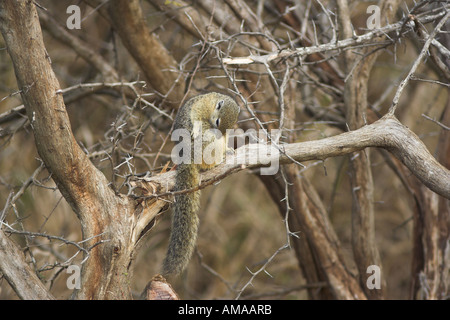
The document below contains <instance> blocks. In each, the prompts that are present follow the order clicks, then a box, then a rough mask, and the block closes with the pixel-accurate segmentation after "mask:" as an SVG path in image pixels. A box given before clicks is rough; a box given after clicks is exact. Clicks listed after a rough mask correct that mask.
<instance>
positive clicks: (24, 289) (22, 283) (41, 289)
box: [0, 228, 55, 300]
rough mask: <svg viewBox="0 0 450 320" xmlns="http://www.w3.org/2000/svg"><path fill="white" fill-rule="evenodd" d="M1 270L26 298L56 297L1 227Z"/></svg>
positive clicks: (16, 289)
mask: <svg viewBox="0 0 450 320" xmlns="http://www.w3.org/2000/svg"><path fill="white" fill-rule="evenodd" d="M0 270H1V271H2V273H3V276H4V277H5V278H6V280H7V281H8V283H9V284H10V285H11V287H12V288H13V289H14V291H15V292H16V293H17V295H18V296H19V297H20V298H21V299H24V300H53V299H55V298H54V297H53V296H52V295H51V294H50V293H49V292H48V290H47V288H46V287H45V286H44V284H43V283H42V282H41V280H39V278H38V277H37V276H36V274H35V273H34V271H33V270H32V269H31V268H30V267H29V266H28V264H27V263H26V261H25V257H24V255H23V253H22V252H21V251H20V250H19V248H17V246H16V244H15V243H14V242H13V241H12V240H11V239H10V238H9V237H8V236H7V235H6V234H5V233H4V232H3V230H1V228H0Z"/></svg>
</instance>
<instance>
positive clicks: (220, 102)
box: [216, 100, 224, 110]
mask: <svg viewBox="0 0 450 320" xmlns="http://www.w3.org/2000/svg"><path fill="white" fill-rule="evenodd" d="M223 103H224V101H223V100H220V101H219V102H218V103H217V107H216V109H217V110H220V108H222V106H223Z"/></svg>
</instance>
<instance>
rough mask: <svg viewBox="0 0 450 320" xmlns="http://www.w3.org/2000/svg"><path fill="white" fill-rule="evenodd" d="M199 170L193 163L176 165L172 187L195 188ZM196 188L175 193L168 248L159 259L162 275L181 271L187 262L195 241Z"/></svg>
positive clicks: (196, 223)
mask: <svg viewBox="0 0 450 320" xmlns="http://www.w3.org/2000/svg"><path fill="white" fill-rule="evenodd" d="M198 183H199V172H198V168H197V166H196V165H193V164H190V165H189V164H180V165H179V166H178V167H177V174H176V190H185V189H190V188H193V187H196V186H197V185H198ZM199 207H200V191H194V192H189V193H182V194H178V195H176V196H175V202H174V204H173V215H172V230H171V234H170V240H169V248H168V250H167V254H166V257H165V259H164V262H163V268H162V274H163V276H166V277H167V276H170V275H176V274H179V273H181V272H182V271H183V270H184V269H185V268H186V266H187V265H188V263H189V260H190V258H191V256H192V253H193V251H194V248H195V244H196V242H197V231H198V223H199V219H198V215H197V211H198V209H199Z"/></svg>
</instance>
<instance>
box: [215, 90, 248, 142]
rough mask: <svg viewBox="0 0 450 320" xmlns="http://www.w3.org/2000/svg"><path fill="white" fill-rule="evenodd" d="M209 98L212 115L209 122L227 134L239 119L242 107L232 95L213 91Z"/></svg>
mask: <svg viewBox="0 0 450 320" xmlns="http://www.w3.org/2000/svg"><path fill="white" fill-rule="evenodd" d="M208 95H210V96H209V97H208V98H209V100H210V101H209V107H210V108H211V113H210V114H211V116H210V119H209V122H210V124H211V127H212V128H215V129H218V130H220V131H221V132H222V134H225V132H226V130H227V129H231V128H233V127H234V125H235V124H236V122H237V120H238V116H239V111H240V108H239V106H238V105H237V103H236V102H235V101H234V99H233V98H231V97H230V96H227V95H224V94H220V93H216V92H212V93H210V94H208Z"/></svg>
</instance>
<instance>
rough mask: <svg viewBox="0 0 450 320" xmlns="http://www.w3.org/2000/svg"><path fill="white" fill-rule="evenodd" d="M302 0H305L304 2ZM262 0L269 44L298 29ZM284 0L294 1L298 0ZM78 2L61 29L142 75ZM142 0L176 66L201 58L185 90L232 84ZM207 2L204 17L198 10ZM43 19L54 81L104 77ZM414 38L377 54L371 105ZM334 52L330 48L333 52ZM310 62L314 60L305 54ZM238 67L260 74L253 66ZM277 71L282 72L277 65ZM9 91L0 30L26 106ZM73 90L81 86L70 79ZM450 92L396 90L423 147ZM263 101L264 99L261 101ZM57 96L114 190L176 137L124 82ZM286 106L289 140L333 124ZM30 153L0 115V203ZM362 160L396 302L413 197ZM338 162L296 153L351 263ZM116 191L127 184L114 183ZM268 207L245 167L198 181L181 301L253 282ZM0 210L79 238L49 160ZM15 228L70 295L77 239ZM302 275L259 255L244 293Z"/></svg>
mask: <svg viewBox="0 0 450 320" xmlns="http://www.w3.org/2000/svg"><path fill="white" fill-rule="evenodd" d="M38 2H39V5H40V6H42V7H43V8H46V12H47V13H48V14H49V15H51V16H52V17H53V18H54V19H55V21H58V23H60V25H62V26H65V21H66V19H67V17H68V16H69V15H68V14H67V13H66V8H67V7H68V5H70V4H74V2H73V1H49V0H48V1H45V0H41V1H38ZM166 2H167V1H166ZM247 2H248V5H249V6H251V7H252V8H255V12H256V11H257V7H258V4H260V3H261V1H247ZM307 2H309V1H305V3H307ZM311 2H312V8H313V9H311V14H310V18H311V19H312V20H315V21H316V23H317V24H318V26H317V28H318V32H319V35H320V39H321V40H323V39H325V38H324V36H323V34H325V33H326V30H324V29H325V28H324V27H322V28H319V24H320V23H321V22H322V21H327V20H326V17H325V16H324V14H323V12H322V11H321V8H320V6H319V5H318V2H316V1H311ZM262 3H263V4H264V7H263V9H262V19H263V21H264V23H266V26H267V27H268V28H270V29H271V30H272V32H273V34H276V35H277V39H276V40H277V41H278V42H279V43H281V44H283V45H289V41H291V40H292V39H295V38H296V35H295V33H293V32H291V30H290V29H289V27H288V26H286V25H285V24H283V23H280V16H279V14H277V12H276V10H275V9H274V8H273V7H274V6H273V4H272V1H262ZM286 3H288V4H289V5H291V6H292V7H294V6H295V5H296V4H297V2H296V1H286ZM322 3H323V4H324V5H325V6H326V7H327V8H330V10H331V12H332V11H334V9H333V8H334V2H333V1H326V0H323V1H322ZM351 3H352V5H351V17H352V23H353V25H354V28H355V31H356V33H357V34H361V33H364V32H366V31H367V30H365V24H366V20H367V17H368V14H367V13H366V9H367V6H368V5H370V4H373V3H375V2H369V1H353V2H351ZM75 4H77V5H79V6H80V8H81V12H82V17H83V21H82V28H81V29H80V30H70V33H71V34H73V35H74V36H76V37H79V38H80V39H82V40H83V41H84V42H85V43H87V44H88V45H89V46H90V48H91V49H93V50H94V51H96V52H97V53H99V54H100V55H101V56H102V57H103V58H104V59H105V60H107V61H109V63H110V64H111V65H113V66H114V67H115V69H116V70H117V71H118V73H119V75H120V79H121V80H123V81H125V82H127V81H128V82H131V81H140V80H144V76H143V75H142V72H141V70H140V69H139V66H138V65H137V64H136V63H135V62H134V60H133V58H132V57H131V56H130V54H129V53H128V51H127V50H126V49H125V48H124V46H123V44H122V43H121V41H120V39H119V38H118V37H117V35H116V34H115V33H114V31H113V30H112V29H111V27H110V25H109V24H108V22H107V21H106V20H105V19H103V18H102V16H101V14H100V10H98V11H97V10H94V9H93V8H92V7H90V6H88V5H86V3H85V2H83V1H80V2H76V3H75ZM187 4H189V5H191V6H192V7H193V8H195V9H196V10H199V11H202V9H201V8H199V7H198V6H197V4H196V1H192V2H191V1H187ZM141 5H142V8H143V10H144V14H145V17H146V19H147V23H148V25H149V27H150V29H151V30H152V31H153V32H154V33H155V34H157V35H158V37H159V39H160V41H161V42H162V43H163V44H164V45H165V47H166V48H167V49H168V50H169V52H170V53H171V54H172V55H173V57H174V58H175V60H176V61H178V62H179V63H180V64H182V71H183V72H184V74H183V77H187V76H192V75H193V73H192V70H195V69H196V68H198V71H197V73H195V74H194V77H193V78H192V79H189V80H192V83H191V87H190V89H189V90H190V91H188V94H187V95H188V96H189V95H191V94H193V93H196V92H202V91H210V90H221V91H224V89H225V88H227V87H228V86H229V83H228V81H227V79H225V78H224V77H223V74H222V73H221V72H222V71H221V70H220V68H218V67H217V66H218V63H217V61H215V59H216V58H215V56H214V54H213V53H211V52H209V53H208V54H209V55H208V56H205V57H203V60H201V63H200V65H197V61H198V55H199V52H201V49H200V47H201V45H202V43H201V42H199V40H198V39H197V38H195V37H194V36H193V35H191V34H189V33H187V32H186V31H185V30H184V29H183V28H182V27H180V25H179V24H177V23H176V21H174V20H173V19H171V18H170V15H168V14H167V12H164V11H162V10H161V8H159V7H157V6H154V5H153V2H152V1H141ZM302 5H304V4H302ZM177 6H180V8H181V9H179V10H183V8H184V7H183V6H182V3H181V2H177V1H169V4H168V8H169V7H170V8H172V9H171V10H177ZM411 6H413V2H412V1H405V2H403V4H402V5H401V9H400V11H401V12H406V8H407V7H411ZM40 10H43V9H40ZM167 10H169V9H167ZM203 13H204V14H205V16H208V13H207V12H204V11H203ZM399 16H401V13H399ZM48 28H49V27H47V28H44V29H43V33H44V40H45V44H46V48H47V51H48V54H49V56H50V57H51V60H52V66H53V69H54V71H55V73H56V75H57V77H58V80H59V82H60V85H61V88H67V87H70V86H74V85H77V84H80V83H95V82H103V81H104V79H102V78H101V76H99V74H98V72H96V70H93V68H92V66H91V65H90V64H89V63H87V62H86V61H85V60H84V59H81V58H80V57H79V55H78V54H77V53H76V52H75V51H74V50H73V49H72V48H71V47H70V46H67V45H65V44H63V43H62V42H61V41H59V40H58V39H55V37H53V36H52V35H51V34H50V33H49V32H48V30H47V29H48ZM319 29H320V30H319ZM321 32H322V33H321ZM234 45H238V43H234ZM420 48H421V47H420V46H418V45H417V41H415V40H414V39H408V38H404V39H402V41H401V42H400V43H398V44H397V45H396V46H395V48H394V47H392V46H391V47H388V48H386V49H385V50H384V51H383V53H382V54H381V55H380V56H379V58H378V59H377V61H376V63H375V65H374V68H373V70H372V75H371V78H370V86H369V92H368V101H369V104H370V105H372V106H375V108H376V109H375V110H376V111H377V112H378V113H379V114H384V113H385V112H386V110H387V108H388V107H389V106H390V103H391V101H392V98H393V96H394V93H395V90H396V88H397V84H398V83H399V82H400V81H401V80H402V79H403V78H404V77H405V76H406V74H407V72H408V71H409V67H410V65H411V63H412V62H413V61H414V59H415V58H416V57H417V54H418V52H419V51H420ZM150 50H151V49H150ZM339 59H340V57H337V59H336V60H338V61H339ZM430 64H431V62H430V61H427V62H426V63H425V64H423V65H422V66H421V67H420V68H419V70H418V72H417V73H416V75H417V76H418V77H420V78H424V79H438V78H439V75H438V74H437V72H436V70H435V69H434V68H432V67H430ZM307 67H308V68H313V67H314V65H312V66H307ZM242 68H244V69H248V70H253V71H255V72H256V70H258V68H259V66H257V65H256V66H244V67H242ZM298 68H302V67H300V66H298ZM305 68H306V67H305ZM237 69H239V68H237ZM236 72H239V70H237V71H236ZM217 75H222V78H214V77H213V76H217ZM277 76H279V77H282V74H281V75H277ZM208 77H209V78H208ZM187 78H188V77H187ZM135 86H136V88H138V90H139V93H141V94H146V93H153V92H152V89H151V88H149V87H146V86H142V85H140V84H136V85H135ZM311 88H313V89H311ZM304 89H305V88H304ZM306 89H308V88H306ZM309 89H310V90H314V94H313V95H314V96H315V98H316V99H317V101H319V102H320V103H321V104H322V106H331V107H332V106H333V103H334V101H333V97H332V96H331V95H330V94H328V93H327V92H326V91H320V90H317V88H314V86H313V85H311V86H310V88H309ZM17 91H18V88H17V84H16V80H15V75H14V70H13V67H12V63H11V61H10V58H9V56H8V53H7V50H5V45H4V42H3V39H0V99H1V101H0V114H2V113H4V112H7V111H8V110H10V109H11V108H14V107H17V106H19V105H21V104H22V101H21V98H20V94H17ZM257 91H258V92H259V93H264V91H265V88H258V89H257ZM73 92H74V93H75V94H77V93H78V92H77V90H74V91H73ZM448 101H449V91H448V85H447V86H443V85H438V84H436V83H430V82H423V81H411V82H410V83H409V85H408V87H407V88H406V89H405V91H404V93H403V96H402V101H401V106H400V107H399V111H398V114H397V117H398V118H399V120H400V121H401V122H402V123H403V124H404V125H406V126H408V127H409V128H410V129H411V130H412V131H414V132H415V133H416V134H417V135H418V136H419V137H420V138H421V140H422V141H423V142H424V143H425V144H426V146H427V147H428V149H429V150H430V151H431V153H433V152H434V150H435V148H436V145H437V139H438V135H439V134H440V132H441V131H442V130H443V129H442V128H441V127H440V126H438V125H437V124H436V123H434V122H432V121H430V120H429V119H426V118H425V117H423V116H422V114H425V115H427V116H428V117H430V118H434V119H439V117H440V116H441V114H442V113H443V111H444V109H445V108H448V106H449V103H448ZM154 103H155V106H157V107H158V108H160V109H161V110H164V112H165V113H167V114H169V115H171V116H172V117H173V116H174V115H175V112H176V110H175V109H174V108H170V107H168V106H165V105H164V104H163V103H161V104H159V102H158V100H155V102H154ZM240 103H241V102H240ZM260 104H261V105H263V104H264V101H261V102H260ZM66 106H67V109H68V112H69V116H70V120H71V124H72V130H73V132H74V134H75V137H76V139H77V140H78V141H79V143H80V145H82V146H83V148H85V149H86V150H87V152H89V153H90V155H91V158H92V161H93V162H94V163H95V164H96V165H97V167H98V168H100V169H101V170H102V171H103V172H104V173H105V175H106V177H107V178H108V179H110V180H114V183H115V184H116V186H118V187H120V185H121V183H122V182H123V181H124V177H125V176H126V175H128V174H131V173H142V172H146V171H153V172H158V170H160V169H161V167H162V166H164V165H165V164H166V163H167V162H168V161H169V160H170V159H169V156H168V155H169V153H170V149H171V147H172V142H171V141H170V139H169V140H168V141H167V137H168V134H169V130H170V127H171V125H172V120H171V119H170V118H169V117H167V116H165V115H164V114H161V113H160V112H158V111H155V109H153V108H151V107H149V106H148V105H145V104H143V103H140V102H139V101H137V102H136V101H135V102H134V103H133V101H130V100H128V99H126V98H125V95H124V94H121V93H120V90H112V89H110V88H102V89H100V90H99V91H95V92H94V93H90V92H88V91H87V92H83V94H82V95H81V94H80V96H78V97H76V99H74V100H73V101H72V102H69V103H67V104H66ZM254 107H255V108H258V104H257V103H255V105H254ZM295 112H296V118H295V129H296V131H297V141H307V140H314V139H320V138H323V137H327V136H331V135H334V134H337V133H340V132H341V131H340V130H338V129H337V128H336V127H334V126H330V125H328V124H327V123H325V122H323V121H318V119H316V118H314V117H311V115H309V114H308V113H307V112H306V111H305V109H304V103H303V102H302V101H295ZM248 118H249V115H245V114H244V115H242V116H241V119H240V124H242V123H245V122H246V121H248ZM122 125H123V126H122ZM447 125H448V124H447ZM162 146H163V147H162ZM105 150H106V151H107V153H108V155H106V153H105V152H104V151H105ZM130 155H132V156H133V157H132V159H131V160H130V161H129V164H130V166H128V165H127V164H123V165H121V166H119V167H118V168H116V170H112V168H113V167H117V166H118V165H119V164H121V163H123V161H124V160H125V159H126V158H127V157H129V156H130ZM38 158H39V156H38V154H37V152H36V148H35V145H34V138H33V134H32V132H31V129H30V125H29V122H28V121H27V118H26V117H25V116H19V117H16V118H15V119H14V120H13V121H8V122H4V123H1V124H0V211H1V209H2V208H3V207H4V205H5V203H6V201H7V199H8V196H9V194H10V192H11V191H14V192H18V191H19V189H20V188H21V186H22V185H23V184H24V182H26V181H27V180H28V179H29V178H30V176H31V175H32V174H33V173H34V172H35V170H36V169H37V168H39V166H40V165H41V163H40V161H39V159H38ZM371 160H372V172H373V176H374V186H375V191H374V192H375V194H374V198H375V212H376V215H375V229H376V242H377V245H378V249H379V251H380V255H381V261H382V263H383V274H382V277H383V279H384V280H385V281H386V284H387V287H386V298H392V299H406V298H408V297H409V284H410V278H411V260H412V243H411V242H412V227H413V225H412V215H413V214H412V211H413V205H414V204H413V203H412V201H413V200H412V197H411V196H410V194H409V193H408V191H407V190H405V188H404V186H403V185H402V183H401V181H400V180H399V179H398V177H397V176H396V175H395V174H393V172H392V170H391V168H390V167H389V166H388V165H387V164H386V161H385V158H384V157H383V156H382V154H381V153H379V152H377V151H376V150H374V151H372V152H371ZM348 162H349V158H348V157H347V156H345V157H336V158H330V159H327V160H326V161H325V162H321V161H310V162H306V163H304V165H305V166H306V168H305V169H302V171H301V172H302V174H303V175H304V176H306V177H308V178H309V179H310V181H311V182H312V183H313V184H314V187H315V188H316V190H317V192H318V194H319V196H320V198H321V199H322V201H323V203H324V204H325V206H326V209H327V211H328V215H329V218H330V221H331V222H332V224H333V226H334V228H335V231H336V233H337V235H338V237H339V239H340V241H341V244H342V249H343V253H344V255H345V256H346V258H347V260H348V266H349V267H350V268H353V269H355V266H354V265H353V262H352V250H351V206H352V195H351V192H350V189H351V187H350V185H349V182H348ZM121 191H126V190H124V189H123V188H122V189H121ZM277 211H278V208H277V206H276V204H274V203H273V201H272V199H271V197H270V195H269V194H268V192H267V190H266V188H265V187H264V185H263V184H262V183H261V181H260V180H259V179H258V178H257V177H256V175H254V174H253V173H252V172H249V171H243V172H240V173H238V174H234V175H232V176H230V177H228V178H226V179H225V180H223V181H221V182H220V183H219V184H217V185H214V186H211V187H208V188H207V189H205V190H204V191H203V192H202V207H201V211H200V221H201V222H200V231H199V232H200V233H199V237H198V245H197V251H196V252H195V254H194V257H193V259H192V262H191V263H190V265H189V267H188V270H187V271H186V274H185V275H184V276H183V277H180V278H179V279H177V280H176V281H175V282H174V283H173V285H174V287H175V289H176V291H177V292H178V293H179V294H180V295H182V296H183V297H184V298H188V299H224V298H225V299H229V298H234V297H235V296H236V290H239V289H240V288H242V287H243V286H244V285H245V284H246V283H247V282H248V281H249V279H250V277H251V274H250V273H249V271H248V270H251V271H255V270H257V269H258V268H259V267H261V266H262V265H263V264H264V263H265V262H266V261H267V259H268V258H269V257H271V256H272V255H273V254H274V252H276V251H277V250H278V249H279V248H280V247H282V246H283V245H284V244H285V242H286V229H285V225H284V222H283V219H282V217H281V215H280V214H279V212H277ZM6 220H7V221H8V223H9V224H11V225H14V226H15V228H17V229H19V230H20V229H23V230H29V231H33V232H41V233H46V234H51V235H56V236H60V237H63V238H66V239H68V240H71V241H81V240H82V235H81V231H80V224H79V221H78V219H77V218H76V216H75V214H74V213H73V211H72V210H71V208H70V207H69V205H68V204H67V203H66V201H65V200H64V198H62V196H61V194H60V193H59V191H58V190H57V189H56V188H55V185H54V183H53V181H52V180H51V176H50V175H49V173H48V172H47V171H46V170H45V169H43V170H42V171H41V172H39V173H38V174H37V175H36V177H35V179H34V182H33V184H32V185H30V186H29V187H28V188H27V189H26V190H25V192H24V193H23V195H22V196H21V197H20V200H19V201H17V202H16V204H15V206H14V208H13V210H11V211H10V212H8V215H7V219H6ZM292 231H296V232H299V234H298V235H299V236H300V237H301V236H302V230H292ZM169 232H170V214H168V213H167V214H164V215H163V217H162V218H161V220H160V221H159V223H158V224H157V225H156V226H155V227H154V228H153V230H152V231H151V233H150V235H149V236H148V237H147V239H146V241H145V244H144V245H143V247H142V248H141V249H140V251H139V253H138V255H137V257H136V261H135V268H134V278H133V280H132V287H133V290H134V292H135V293H136V294H139V293H140V292H141V291H142V290H143V288H144V286H145V284H146V283H147V281H148V280H149V279H150V278H151V277H152V276H153V275H154V274H156V273H157V272H158V271H159V268H160V266H161V263H162V260H163V258H164V255H165V253H166V248H167V242H168V236H169ZM12 237H14V238H15V240H16V241H17V243H18V244H19V245H20V246H21V247H22V248H24V249H25V253H26V256H27V260H28V261H30V263H31V264H32V265H33V266H34V268H35V269H36V270H37V271H38V274H39V276H40V277H41V278H42V279H43V280H44V281H45V283H46V284H47V286H48V287H51V292H52V293H53V294H54V295H55V297H57V298H61V299H66V298H68V297H69V296H70V294H71V290H69V289H68V288H67V286H66V280H67V277H68V276H69V275H68V274H67V273H66V271H65V269H64V268H61V267H59V266H58V263H60V262H61V261H64V260H66V259H68V258H69V257H71V256H72V255H73V254H75V253H76V249H75V248H74V247H73V246H71V245H66V244H63V243H61V242H60V241H49V240H48V239H46V238H45V237H28V238H27V237H23V236H20V235H12ZM81 260H82V257H81V254H80V255H79V257H77V258H76V260H75V261H74V263H80V261H81ZM354 272H356V269H355V270H354ZM304 285H305V281H304V279H303V278H302V275H301V272H299V267H298V261H297V259H296V256H295V254H294V252H293V250H289V249H288V250H282V251H280V253H279V254H277V255H276V256H275V258H274V260H273V261H272V262H271V263H270V264H268V266H267V267H266V272H263V273H261V274H259V275H258V276H257V277H256V278H255V279H254V280H253V282H252V285H251V286H249V287H247V289H246V290H245V291H244V292H243V294H242V296H241V298H262V299H265V298H267V299H272V298H276V299H305V298H307V293H306V291H305V290H304V289H305V288H304ZM321 286H323V284H321V283H319V284H317V287H318V288H320V287H321ZM15 298H16V295H15V293H14V292H13V290H12V289H11V288H10V287H9V285H8V283H7V282H6V281H5V279H3V278H2V277H1V275H0V299H15Z"/></svg>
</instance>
